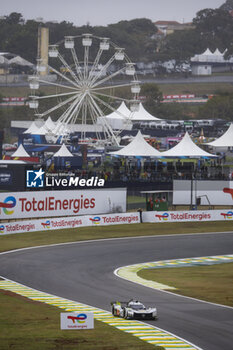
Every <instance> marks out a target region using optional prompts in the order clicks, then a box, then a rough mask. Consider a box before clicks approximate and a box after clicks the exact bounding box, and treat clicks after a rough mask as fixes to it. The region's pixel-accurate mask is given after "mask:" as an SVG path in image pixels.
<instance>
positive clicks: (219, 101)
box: [199, 93, 233, 121]
mask: <svg viewBox="0 0 233 350" xmlns="http://www.w3.org/2000/svg"><path fill="white" fill-rule="evenodd" d="M199 116H200V118H202V119H216V118H220V119H225V120H230V121H233V94H229V93H223V94H220V95H216V96H214V97H213V98H212V99H210V100H209V101H208V102H207V103H206V104H205V105H204V106H202V107H200V109H199Z"/></svg>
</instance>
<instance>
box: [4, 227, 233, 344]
mask: <svg viewBox="0 0 233 350" xmlns="http://www.w3.org/2000/svg"><path fill="white" fill-rule="evenodd" d="M232 253H233V232H232V233H219V234H195V235H170V236H157V237H156V236H154V237H140V238H125V239H111V240H100V241H94V242H93V241H89V242H77V243H73V244H62V245H57V246H50V247H43V248H34V249H26V250H20V251H15V252H11V253H7V254H0V275H1V276H3V277H5V278H8V279H11V280H13V281H16V282H19V283H22V284H25V285H27V286H29V287H32V288H35V289H38V290H40V291H44V292H48V293H51V294H54V295H57V296H60V297H64V298H68V299H71V300H75V301H79V302H82V303H85V304H89V305H91V306H95V307H99V308H102V309H105V310H109V311H110V309H111V308H110V302H111V301H113V300H120V301H127V300H129V299H130V298H132V297H136V298H138V299H140V300H141V301H142V302H144V303H145V304H146V305H148V306H149V305H151V306H156V307H157V309H158V315H159V319H158V320H157V321H150V322H151V323H152V324H154V325H155V326H158V327H160V328H162V329H165V330H167V331H169V332H172V333H174V334H175V335H177V336H180V337H182V338H184V339H186V340H188V341H190V342H192V343H194V344H195V345H197V346H199V347H200V348H202V349H203V350H230V349H233V332H232V330H233V308H227V307H222V306H218V305H214V304H210V303H205V302H200V301H198V300H194V299H190V298H184V297H180V296H176V295H173V294H171V293H166V292H162V291H157V290H153V289H150V288H147V287H143V286H140V285H137V284H135V283H132V282H127V281H125V280H122V279H120V278H118V277H117V276H115V275H114V274H113V272H114V270H115V269H116V268H118V267H121V266H125V265H130V264H136V263H143V262H148V261H156V260H166V259H177V258H188V257H199V256H208V255H222V254H232ZM216 283H218V281H217V280H216Z"/></svg>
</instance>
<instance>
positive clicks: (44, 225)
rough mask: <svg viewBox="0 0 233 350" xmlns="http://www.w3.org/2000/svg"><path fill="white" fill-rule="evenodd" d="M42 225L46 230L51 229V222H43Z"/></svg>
mask: <svg viewBox="0 0 233 350" xmlns="http://www.w3.org/2000/svg"><path fill="white" fill-rule="evenodd" d="M41 225H42V226H43V227H44V228H48V229H49V228H50V220H46V221H45V222H42V223H41Z"/></svg>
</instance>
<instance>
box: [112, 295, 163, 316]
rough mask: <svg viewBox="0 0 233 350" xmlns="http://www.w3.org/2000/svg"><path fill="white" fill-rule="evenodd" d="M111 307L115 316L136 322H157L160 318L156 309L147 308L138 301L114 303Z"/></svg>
mask: <svg viewBox="0 0 233 350" xmlns="http://www.w3.org/2000/svg"><path fill="white" fill-rule="evenodd" d="M111 305H112V314H113V316H118V317H122V318H125V319H135V320H156V319H157V318H158V316H157V310H156V308H155V307H154V308H151V307H149V308H147V307H145V305H143V304H142V303H141V302H140V301H138V300H136V299H131V300H129V301H128V302H120V301H113V302H112V303H111Z"/></svg>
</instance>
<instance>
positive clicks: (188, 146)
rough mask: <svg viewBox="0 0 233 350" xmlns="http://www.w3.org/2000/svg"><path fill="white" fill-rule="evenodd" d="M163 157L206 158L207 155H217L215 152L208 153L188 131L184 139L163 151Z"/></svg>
mask: <svg viewBox="0 0 233 350" xmlns="http://www.w3.org/2000/svg"><path fill="white" fill-rule="evenodd" d="M161 156H162V157H176V158H179V157H188V158H202V157H204V158H206V157H208V158H209V157H217V156H216V155H214V154H211V153H208V152H206V151H204V150H203V149H201V148H200V147H198V146H197V145H196V144H195V143H194V142H193V141H192V140H191V137H190V136H189V133H188V132H186V134H185V135H184V137H183V138H182V140H181V141H180V142H179V143H178V144H177V145H176V146H174V147H172V148H171V149H169V150H168V151H165V152H161Z"/></svg>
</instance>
